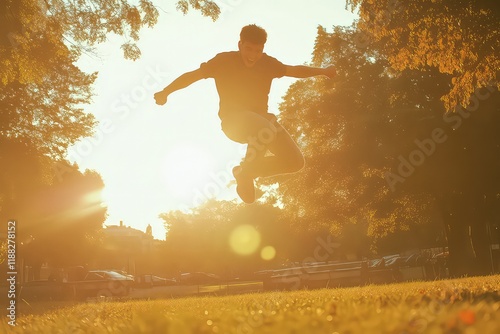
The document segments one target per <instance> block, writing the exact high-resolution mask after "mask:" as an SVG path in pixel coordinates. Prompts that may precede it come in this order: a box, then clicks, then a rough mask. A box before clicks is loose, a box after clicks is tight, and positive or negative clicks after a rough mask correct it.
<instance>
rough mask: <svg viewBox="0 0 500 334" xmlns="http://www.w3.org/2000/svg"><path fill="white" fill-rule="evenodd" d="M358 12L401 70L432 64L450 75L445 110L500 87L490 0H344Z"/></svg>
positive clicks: (496, 14)
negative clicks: (480, 91) (484, 90)
mask: <svg viewBox="0 0 500 334" xmlns="http://www.w3.org/2000/svg"><path fill="white" fill-rule="evenodd" d="M347 4H348V5H349V6H350V7H351V8H352V9H353V10H354V9H358V11H359V22H358V24H357V28H358V29H359V30H360V31H362V32H363V33H365V34H366V38H367V39H369V40H370V41H372V42H375V41H382V42H383V45H384V46H383V48H381V49H380V52H383V53H384V54H385V55H387V57H388V60H389V62H390V64H391V66H392V67H393V68H394V69H396V70H398V71H402V70H405V69H417V70H420V71H426V70H428V69H430V68H436V69H438V70H439V72H440V73H444V74H448V75H449V77H450V81H449V82H450V85H451V89H450V90H449V92H447V93H446V94H445V95H443V96H442V100H443V101H444V104H445V107H446V109H447V110H448V111H451V110H455V108H457V107H458V106H460V105H462V106H467V105H469V103H470V100H469V99H470V97H471V95H472V94H473V93H474V91H475V90H476V89H478V88H481V87H486V86H489V85H491V84H494V85H496V86H497V87H498V88H500V83H499V78H498V69H499V68H500V58H499V54H500V53H499V50H500V39H499V38H498V36H499V27H498V22H499V21H500V11H499V9H498V6H497V5H496V3H495V2H494V1H489V0H480V1H477V0H435V1H428V0H411V1H397V0H396V1H395V0H383V1H373V0H347Z"/></svg>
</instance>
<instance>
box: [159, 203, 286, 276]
mask: <svg viewBox="0 0 500 334" xmlns="http://www.w3.org/2000/svg"><path fill="white" fill-rule="evenodd" d="M280 213H281V212H280V210H279V209H277V208H274V207H273V206H272V205H268V204H265V205H252V206H246V205H242V204H236V203H234V202H228V201H215V200H211V201H208V202H206V203H205V204H203V205H202V206H200V207H198V208H196V209H193V211H192V212H189V213H184V212H180V211H174V212H169V213H164V214H161V215H160V218H162V219H163V220H164V224H165V227H166V229H167V237H166V241H165V247H166V249H165V256H164V258H165V259H166V260H165V261H164V264H165V266H166V267H168V268H169V270H172V269H173V268H175V270H177V271H181V272H189V271H209V272H215V273H217V274H220V275H230V276H231V275H245V274H252V273H253V272H254V271H257V270H259V269H261V268H262V267H263V266H266V265H275V266H276V265H277V263H280V262H284V261H285V260H286V258H284V257H286V256H288V255H290V252H289V250H290V248H291V247H292V244H293V236H292V235H291V234H288V235H287V230H288V224H287V223H286V222H284V221H281V220H280V219H279V218H280ZM245 225H251V226H253V227H255V229H256V231H257V233H258V234H259V236H260V242H259V244H258V248H256V249H255V251H254V252H251V253H249V254H245V255H238V254H237V253H235V251H234V250H233V249H232V248H231V247H230V236H231V233H232V232H233V231H235V229H236V228H238V227H240V226H245ZM283 235H287V238H283ZM268 245H271V246H273V247H274V248H275V249H276V251H277V258H275V259H273V260H271V261H268V262H267V263H266V261H264V260H262V258H261V257H260V251H261V249H262V248H263V247H264V246H268Z"/></svg>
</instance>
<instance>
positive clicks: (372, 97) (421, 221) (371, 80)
mask: <svg viewBox="0 0 500 334" xmlns="http://www.w3.org/2000/svg"><path fill="white" fill-rule="evenodd" d="M377 50H378V49H377V46H376V45H372V47H371V48H358V47H357V44H356V31H355V30H353V29H350V28H340V27H337V28H335V29H334V31H333V32H332V33H327V32H326V31H325V30H324V29H323V28H322V27H319V29H318V37H317V39H316V48H315V53H314V62H315V64H316V65H318V66H326V65H328V64H332V63H333V64H335V65H336V68H337V71H338V76H337V78H336V79H335V81H334V82H330V81H326V80H323V81H320V80H317V81H314V82H313V81H311V80H310V81H298V82H296V83H295V84H293V85H292V86H291V87H290V89H289V91H288V92H287V94H286V95H285V97H284V100H283V102H282V104H281V105H280V111H281V113H280V118H281V122H282V123H283V124H284V126H285V127H286V128H287V129H289V131H290V132H291V134H292V135H293V136H294V137H295V138H296V139H297V141H298V143H299V145H300V146H301V148H302V150H303V152H304V154H305V156H306V167H305V169H304V170H303V171H302V172H301V173H299V174H298V175H294V176H293V177H291V178H289V179H288V177H277V178H274V179H272V180H270V181H269V182H274V181H275V180H279V181H281V182H280V188H279V189H280V193H281V194H282V196H281V197H280V200H281V201H282V203H283V204H284V205H285V211H286V212H289V213H291V217H290V218H291V221H292V222H294V223H296V224H297V225H299V226H304V225H309V226H315V227H316V228H317V229H322V228H328V229H330V232H331V233H332V234H333V235H337V236H342V235H343V234H344V232H343V231H344V230H345V226H347V225H349V224H355V225H358V226H360V227H359V231H360V233H361V232H362V231H363V230H364V233H365V234H368V235H369V236H370V237H371V238H372V240H377V239H379V238H383V237H385V236H387V234H390V233H395V232H397V231H407V230H409V229H410V227H411V226H414V225H425V224H428V223H429V222H430V221H431V215H430V213H431V212H432V210H433V205H432V198H431V197H429V195H428V194H425V193H422V192H416V191H413V190H412V191H402V192H398V193H395V192H392V191H391V189H390V188H389V187H388V185H387V181H386V180H385V173H386V172H387V171H389V170H390V169H391V168H392V163H393V162H394V161H395V160H397V156H398V154H399V153H400V152H401V151H404V150H405V149H407V148H408V147H409V144H412V141H413V139H414V136H415V135H416V132H415V131H422V129H418V130H417V125H416V124H419V123H418V122H419V119H421V118H425V117H428V116H429V115H431V114H432V113H431V111H430V108H431V107H432V106H435V105H436V101H435V100H432V96H433V95H431V94H428V93H429V92H431V91H432V90H435V88H436V85H435V84H432V85H431V84H429V83H430V82H435V81H436V80H435V79H434V80H433V79H432V77H431V76H430V75H419V74H418V73H416V72H414V71H407V72H406V73H402V74H400V75H397V76H396V75H395V74H394V73H393V72H390V71H388V69H387V62H386V60H385V59H384V58H383V57H380V56H379V55H378V53H377ZM428 77H429V78H428ZM424 81H427V84H425V82H424ZM419 84H421V85H419ZM420 94H428V95H429V96H430V97H431V98H429V99H428V100H427V101H426V102H425V104H424V103H422V102H420V101H421V100H422V99H421V98H420V97H419V96H420ZM438 102H439V100H438ZM418 103H420V104H421V106H420V108H417V107H416V105H417V104H418ZM285 178H286V181H284V179H285ZM414 180H419V181H420V180H421V179H420V178H415V179H414ZM283 181H284V182H283ZM415 182H417V181H415ZM409 183H413V182H412V180H409V181H408V182H407V184H409ZM351 238H352V237H351ZM347 240H348V239H346V240H345V241H346V242H347ZM351 241H352V240H351Z"/></svg>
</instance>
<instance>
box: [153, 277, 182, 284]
mask: <svg viewBox="0 0 500 334" xmlns="http://www.w3.org/2000/svg"><path fill="white" fill-rule="evenodd" d="M151 283H152V284H153V286H158V285H163V286H166V285H176V284H177V280H175V279H174V278H163V277H158V276H154V275H151Z"/></svg>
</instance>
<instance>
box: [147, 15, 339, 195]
mask: <svg viewBox="0 0 500 334" xmlns="http://www.w3.org/2000/svg"><path fill="white" fill-rule="evenodd" d="M266 41H267V33H266V31H265V30H264V29H262V28H261V27H258V26H256V25H253V24H252V25H247V26H245V27H243V29H242V30H241V33H240V41H239V42H238V51H230V52H223V53H219V54H217V55H216V56H215V57H214V58H212V59H210V60H209V61H207V62H205V63H203V64H201V66H200V68H198V69H196V70H194V71H191V72H186V73H184V74H182V75H181V76H179V77H178V78H177V79H175V80H174V81H173V82H172V83H171V84H170V85H168V86H167V87H165V88H164V89H163V90H162V91H160V92H157V93H156V94H155V96H154V97H155V100H156V103H157V104H159V105H164V104H165V103H166V102H167V98H168V95H170V94H171V93H173V92H175V91H177V90H179V89H182V88H185V87H187V86H189V85H191V84H192V83H194V82H196V81H198V80H201V79H206V78H214V79H215V85H216V87H217V92H218V94H219V117H220V119H221V126H222V131H223V132H224V133H225V134H226V136H227V137H228V138H229V139H231V140H233V141H235V142H238V143H242V144H248V146H247V151H246V155H245V158H244V159H243V161H242V162H241V164H240V165H239V166H236V167H234V168H233V175H234V177H235V179H236V182H237V187H236V190H237V192H238V195H239V196H240V198H241V199H242V200H243V201H244V202H246V203H253V202H254V201H255V188H254V179H255V178H257V177H266V176H272V175H277V174H285V173H293V172H297V171H299V170H300V169H302V168H303V166H304V157H303V155H302V153H301V152H300V150H299V148H298V147H297V145H296V144H295V142H294V141H293V140H292V138H291V137H290V135H289V134H288V132H287V131H286V130H285V129H284V128H283V127H282V126H281V125H280V124H279V123H278V122H277V118H276V116H275V115H274V114H272V113H269V112H268V97H269V91H270V88H271V82H272V80H273V79H274V78H281V77H283V76H288V77H294V78H307V77H312V76H318V75H324V76H327V77H329V78H332V77H334V76H335V74H336V72H335V69H334V67H333V66H329V67H327V68H316V67H309V66H301V65H299V66H289V65H284V64H283V63H281V62H280V61H278V60H277V59H275V58H273V57H270V56H268V55H267V54H265V53H264V52H263V51H264V44H265V43H266ZM268 151H269V152H270V153H272V155H266V152H268Z"/></svg>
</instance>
